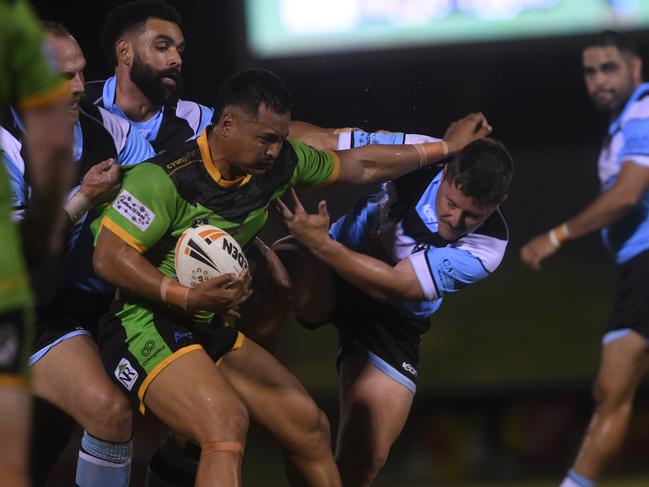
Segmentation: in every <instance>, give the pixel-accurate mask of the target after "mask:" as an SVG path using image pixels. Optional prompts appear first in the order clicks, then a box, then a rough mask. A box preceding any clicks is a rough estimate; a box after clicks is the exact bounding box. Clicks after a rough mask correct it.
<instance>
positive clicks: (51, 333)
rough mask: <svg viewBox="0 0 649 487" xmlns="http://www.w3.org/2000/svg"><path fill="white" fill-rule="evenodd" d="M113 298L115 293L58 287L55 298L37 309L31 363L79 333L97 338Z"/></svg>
mask: <svg viewBox="0 0 649 487" xmlns="http://www.w3.org/2000/svg"><path fill="white" fill-rule="evenodd" d="M112 301H113V295H112V294H110V295H108V294H97V293H90V292H87V291H81V290H71V289H59V290H58V291H57V292H56V295H55V296H54V299H52V301H50V302H49V303H48V304H46V305H44V306H39V307H38V308H37V309H36V335H35V339H34V345H33V347H32V353H31V356H30V358H29V365H30V366H31V365H34V364H35V363H36V362H38V361H39V360H40V359H41V358H42V357H43V356H44V355H45V354H46V353H47V352H49V351H50V350H51V349H52V348H54V347H55V346H56V345H58V344H59V343H61V342H63V341H65V340H67V339H70V338H73V337H75V336H78V335H87V336H91V337H94V338H96V337H97V326H98V324H99V320H100V318H101V317H102V316H103V315H104V314H105V313H106V312H107V311H108V307H109V306H110V303H111V302H112Z"/></svg>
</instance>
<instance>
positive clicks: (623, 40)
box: [582, 30, 638, 55]
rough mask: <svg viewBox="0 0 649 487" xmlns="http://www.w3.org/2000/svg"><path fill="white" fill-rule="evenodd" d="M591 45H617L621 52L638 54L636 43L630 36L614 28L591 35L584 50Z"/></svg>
mask: <svg viewBox="0 0 649 487" xmlns="http://www.w3.org/2000/svg"><path fill="white" fill-rule="evenodd" d="M589 47H616V48H617V50H618V51H620V52H626V53H628V54H635V55H638V48H637V47H636V45H635V43H634V42H633V41H632V40H631V39H630V38H629V37H627V36H625V35H624V34H621V33H619V32H616V31H614V30H605V31H603V32H600V33H599V34H597V35H596V36H593V37H591V38H590V39H588V41H587V42H586V43H585V44H584V47H583V49H582V50H584V49H588V48H589Z"/></svg>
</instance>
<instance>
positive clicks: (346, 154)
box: [338, 141, 448, 185]
mask: <svg viewBox="0 0 649 487" xmlns="http://www.w3.org/2000/svg"><path fill="white" fill-rule="evenodd" d="M338 155H339V157H340V163H341V173H340V176H339V178H338V181H339V182H343V183H348V184H359V185H360V184H368V183H377V182H384V181H389V180H391V179H395V178H398V177H400V176H403V175H404V174H408V173H410V172H412V171H415V170H417V169H420V168H422V167H425V166H428V165H430V164H433V163H434V162H436V161H439V160H441V159H443V158H444V157H446V156H447V155H448V146H447V145H446V143H445V142H443V141H440V142H429V143H425V144H417V145H369V146H365V147H360V148H358V149H350V150H347V151H339V152H338Z"/></svg>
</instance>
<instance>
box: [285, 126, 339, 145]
mask: <svg viewBox="0 0 649 487" xmlns="http://www.w3.org/2000/svg"><path fill="white" fill-rule="evenodd" d="M290 136H291V137H293V138H294V139H298V140H299V141H301V142H304V143H305V144H309V145H310V146H312V147H315V148H316V149H320V150H336V146H337V144H338V135H337V133H336V132H335V130H334V129H327V128H322V127H318V126H317V125H313V124H311V123H307V122H301V121H297V120H294V121H291V127H290Z"/></svg>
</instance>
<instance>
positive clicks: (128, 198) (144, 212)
mask: <svg viewBox="0 0 649 487" xmlns="http://www.w3.org/2000/svg"><path fill="white" fill-rule="evenodd" d="M113 208H115V209H116V210H117V212H118V213H119V214H120V215H122V216H123V217H124V218H126V219H127V220H129V221H130V222H131V223H132V224H133V225H135V226H136V227H138V228H139V229H140V230H142V231H143V232H144V231H145V230H146V229H147V228H149V227H150V226H151V223H152V222H153V220H154V219H155V213H153V211H151V210H150V209H149V208H147V207H146V206H145V205H143V204H142V202H141V201H140V200H138V199H137V198H136V197H135V196H133V195H132V194H131V193H129V192H128V191H126V190H123V191H122V192H121V193H120V194H119V195H118V196H117V199H116V200H115V202H114V203H113Z"/></svg>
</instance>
